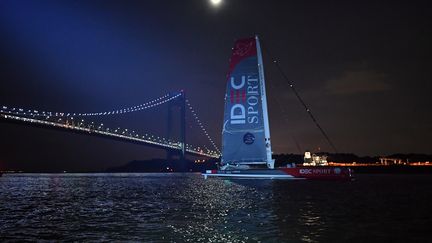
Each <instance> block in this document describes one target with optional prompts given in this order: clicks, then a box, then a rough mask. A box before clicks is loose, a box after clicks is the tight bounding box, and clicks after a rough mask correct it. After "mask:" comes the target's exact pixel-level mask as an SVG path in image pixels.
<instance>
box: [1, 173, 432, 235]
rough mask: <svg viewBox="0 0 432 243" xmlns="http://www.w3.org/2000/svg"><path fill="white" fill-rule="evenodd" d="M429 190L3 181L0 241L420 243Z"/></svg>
mask: <svg viewBox="0 0 432 243" xmlns="http://www.w3.org/2000/svg"><path fill="white" fill-rule="evenodd" d="M431 182H432V177H431V176H363V177H361V176H360V177H359V179H358V180H357V181H355V182H318V181H268V180H258V181H255V180H236V181H228V180H219V179H208V180H204V179H203V178H202V177H201V176H200V175H199V174H20V175H4V176H3V177H1V178H0V239H2V240H17V241H21V240H39V239H42V240H64V241H83V240H94V241H101V240H110V241H112V240H116V241H126V240H127V241H162V242H165V241H175V242H188V241H191V242H197V241H203V242H209V241H212V242H228V241H230V242H250V241H252V242H254V241H265V242H281V241H285V242H340V241H342V242H346V241H354V242H362V241H364V240H366V239H369V238H373V239H375V240H376V241H389V240H390V241H403V240H404V239H405V240H408V239H410V240H412V239H414V240H419V241H421V240H423V239H428V238H426V236H428V233H427V232H428V229H427V227H426V225H428V224H430V223H432V222H431V217H425V216H424V215H429V216H431V215H432V214H431V212H432V210H431V208H430V207H429V201H428V200H429V199H430V198H431V194H432V190H431V189H432V183H431ZM389 202H391V203H392V206H393V207H390V208H389V205H388V203H389ZM407 221H409V222H410V224H409V225H408V226H407V224H405V223H404V222H407ZM407 227H408V229H409V228H415V232H417V233H416V235H411V234H410V231H406V229H407ZM400 229H405V230H404V231H401V230H400Z"/></svg>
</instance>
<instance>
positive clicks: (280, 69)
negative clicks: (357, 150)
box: [261, 41, 338, 153]
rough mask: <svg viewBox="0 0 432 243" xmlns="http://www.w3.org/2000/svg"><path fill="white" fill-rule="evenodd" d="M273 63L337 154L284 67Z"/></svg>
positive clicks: (274, 61)
mask: <svg viewBox="0 0 432 243" xmlns="http://www.w3.org/2000/svg"><path fill="white" fill-rule="evenodd" d="M261 44H262V46H263V50H265V51H266V52H267V54H268V55H269V56H270V57H272V55H271V54H270V52H269V50H268V49H267V47H266V46H265V45H264V44H263V42H262V41H261ZM273 63H274V64H275V66H276V68H277V69H278V71H279V72H280V74H281V75H282V77H283V78H284V79H285V81H287V82H288V84H289V86H290V88H291V90H292V91H293V93H294V95H295V96H296V97H297V99H298V100H299V101H300V103H301V104H302V106H303V107H304V108H305V109H306V112H307V113H308V114H309V117H310V118H311V119H312V121H313V122H314V123H315V125H316V126H317V127H318V129H319V130H320V131H321V134H322V135H323V136H324V138H325V139H326V140H327V142H328V143H329V144H330V146H331V147H332V148H333V150H334V151H335V152H336V153H337V152H338V150H337V149H336V146H335V145H334V144H333V142H332V141H331V139H330V137H329V136H328V135H327V133H326V132H325V131H324V129H323V128H322V127H321V125H320V124H319V123H318V121H317V120H316V119H315V116H314V115H313V114H312V112H311V110H310V109H309V107H308V106H307V105H306V103H305V102H304V101H303V99H302V98H301V96H300V95H299V93H298V92H297V90H296V89H295V87H294V84H293V82H292V81H290V80H289V78H288V76H287V75H286V74H285V72H284V71H283V69H282V67H281V66H280V65H279V62H278V61H276V60H273Z"/></svg>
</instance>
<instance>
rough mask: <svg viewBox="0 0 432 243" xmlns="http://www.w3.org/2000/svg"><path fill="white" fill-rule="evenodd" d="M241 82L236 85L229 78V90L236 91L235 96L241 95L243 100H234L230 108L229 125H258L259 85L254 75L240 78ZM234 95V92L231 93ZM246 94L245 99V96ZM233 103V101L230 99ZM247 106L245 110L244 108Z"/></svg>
mask: <svg viewBox="0 0 432 243" xmlns="http://www.w3.org/2000/svg"><path fill="white" fill-rule="evenodd" d="M240 80H241V81H240V82H238V81H237V83H236V80H235V78H234V77H231V81H230V83H231V88H232V89H233V90H235V91H236V93H237V96H239V94H240V93H242V94H243V97H244V98H243V99H235V101H237V102H236V103H237V104H235V105H233V106H232V107H231V112H230V118H231V124H245V123H246V121H247V123H249V124H251V123H256V124H257V123H259V118H258V104H259V83H258V78H257V77H256V75H248V76H247V78H246V76H241V79H240ZM246 84H247V85H246ZM232 93H234V92H232ZM245 93H246V97H247V98H246V97H245V95H244V94H245ZM232 101H234V99H232ZM245 105H246V106H247V109H246V108H245Z"/></svg>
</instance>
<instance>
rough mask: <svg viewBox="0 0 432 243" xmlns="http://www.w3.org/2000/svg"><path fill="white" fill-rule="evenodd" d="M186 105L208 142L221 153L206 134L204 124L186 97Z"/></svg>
mask: <svg viewBox="0 0 432 243" xmlns="http://www.w3.org/2000/svg"><path fill="white" fill-rule="evenodd" d="M186 105H187V106H188V108H189V110H190V112H191V113H192V115H193V117H194V118H195V121H196V123H197V124H198V126H199V127H200V128H201V131H202V132H203V133H204V135H205V136H206V137H207V139H208V140H209V141H210V143H211V144H212V146H213V148H214V149H215V150H216V151H217V152H218V153H219V154H221V152H220V150H219V148H218V147H217V146H216V144H215V142H214V141H213V139H212V138H211V137H210V135H209V134H208V132H207V130H206V129H205V127H204V125H203V124H202V122H201V120H200V119H199V118H198V115H197V114H196V112H195V110H194V109H193V107H192V105H191V104H190V102H189V100H188V99H186Z"/></svg>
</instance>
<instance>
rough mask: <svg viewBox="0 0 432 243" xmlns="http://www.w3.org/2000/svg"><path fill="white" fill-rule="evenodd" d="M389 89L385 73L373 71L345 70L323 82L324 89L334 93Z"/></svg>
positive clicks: (358, 92)
mask: <svg viewBox="0 0 432 243" xmlns="http://www.w3.org/2000/svg"><path fill="white" fill-rule="evenodd" d="M390 89H391V86H390V84H389V83H388V82H387V75H385V74H384V73H377V72H373V71H346V72H344V73H342V74H341V75H340V77H338V78H336V79H331V80H328V81H327V83H326V84H325V90H326V91H327V92H328V93H329V94H335V95H355V94H362V93H370V92H383V91H388V90H390Z"/></svg>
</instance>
